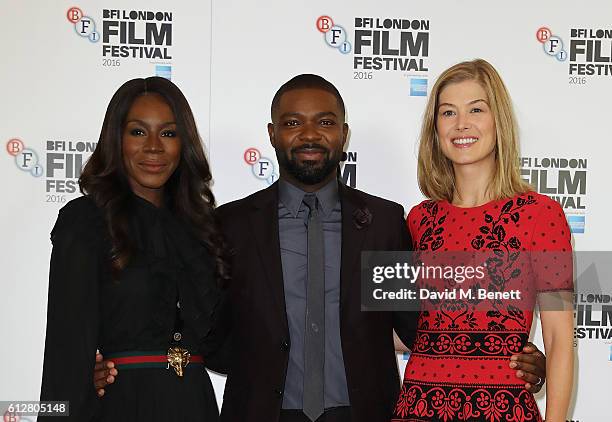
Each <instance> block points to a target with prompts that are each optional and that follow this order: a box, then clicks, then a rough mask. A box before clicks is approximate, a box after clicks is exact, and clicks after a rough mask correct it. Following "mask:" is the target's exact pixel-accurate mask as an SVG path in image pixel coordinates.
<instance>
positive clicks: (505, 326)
mask: <svg viewBox="0 0 612 422" xmlns="http://www.w3.org/2000/svg"><path fill="white" fill-rule="evenodd" d="M407 224H408V227H409V230H410V233H411V235H412V239H413V240H414V247H415V251H421V252H426V253H430V254H433V252H435V253H438V252H446V253H454V252H460V253H461V252H467V253H470V254H476V253H478V254H481V253H483V254H489V255H490V256H491V257H490V258H489V260H490V261H491V263H492V264H493V265H490V266H487V267H486V272H488V274H487V276H488V277H490V279H492V280H494V281H493V282H492V283H493V284H499V285H501V286H502V288H503V287H504V283H506V282H507V283H510V282H511V281H512V279H516V280H519V281H520V282H521V283H522V286H523V288H522V291H523V295H527V296H529V297H528V298H525V300H526V303H530V304H531V306H524V307H522V309H519V308H518V307H516V306H512V305H507V304H506V303H504V301H493V300H487V299H483V300H482V301H478V300H467V299H466V300H463V301H462V303H461V304H460V305H459V306H458V305H457V301H448V302H453V306H454V307H453V306H447V305H449V303H445V301H444V300H442V301H441V302H437V303H436V304H435V306H432V307H430V308H428V309H427V310H422V312H421V314H420V316H419V322H418V331H417V337H416V341H415V344H414V345H413V347H412V355H411V357H410V360H409V361H408V364H407V366H406V371H405V374H404V382H403V387H402V390H401V393H400V397H399V399H398V402H397V404H396V406H395V411H394V416H393V419H392V420H393V421H489V422H496V421H505V422H522V421H542V417H541V415H540V413H539V410H538V407H537V405H536V402H535V400H534V397H533V395H532V394H531V393H529V392H528V391H527V390H526V389H525V388H524V381H522V380H521V379H519V378H517V377H516V376H515V370H513V369H511V368H510V367H509V366H508V363H509V360H510V356H512V355H513V354H515V353H520V352H521V350H522V348H523V346H524V344H525V343H526V342H527V341H528V338H529V332H530V329H531V324H532V320H533V307H532V304H533V303H534V302H533V300H534V299H535V297H536V294H537V293H539V292H545V291H561V290H573V283H572V278H571V273H572V264H571V244H570V230H569V228H568V225H567V222H566V220H565V215H564V213H563V210H562V209H561V207H560V206H559V204H557V203H556V202H554V201H553V200H551V199H550V198H548V197H546V196H544V195H540V194H537V193H534V192H529V193H526V194H522V195H517V196H515V197H513V198H511V199H502V200H498V201H493V202H489V203H487V204H484V205H482V206H478V207H473V208H459V207H456V206H454V205H452V204H449V203H448V202H446V201H441V202H434V201H424V202H422V203H421V204H419V205H417V206H416V207H414V208H413V209H412V210H411V211H410V213H409V215H408V219H407ZM534 251H537V253H540V254H541V253H544V254H546V253H547V251H548V253H550V252H554V253H557V252H558V253H562V252H563V253H564V255H563V256H565V257H566V258H565V259H559V260H558V261H557V255H555V256H554V257H550V255H546V256H547V257H548V258H547V259H550V260H552V259H554V264H553V265H549V264H552V262H550V263H549V262H540V263H538V262H537V260H538V258H534V257H535V256H536V255H535V252H534ZM442 255H444V254H442ZM438 256H440V255H438ZM539 256H541V255H539ZM568 257H569V259H568ZM534 261H536V262H534ZM544 261H545V260H544ZM449 283H451V284H452V283H453V281H450V282H449ZM493 284H489V285H488V287H489V288H490V289H489V290H491V289H493V290H494V289H495V287H494V285H493ZM448 287H451V285H450V284H449V286H448ZM484 287H487V286H484ZM506 287H507V285H506Z"/></svg>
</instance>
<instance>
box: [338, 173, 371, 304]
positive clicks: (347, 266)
mask: <svg viewBox="0 0 612 422" xmlns="http://www.w3.org/2000/svg"><path fill="white" fill-rule="evenodd" d="M338 187H339V193H340V201H341V203H342V251H341V262H340V308H341V309H342V306H343V305H344V304H345V303H346V301H347V300H348V297H349V292H350V290H351V289H353V288H356V289H357V291H358V292H361V289H360V287H359V283H360V280H359V278H358V279H357V280H355V279H354V278H353V274H355V271H354V269H355V265H358V264H359V262H360V257H361V251H362V249H363V244H364V241H365V238H366V233H367V231H368V225H366V226H363V227H361V228H358V226H357V224H355V217H354V213H355V211H356V210H358V209H364V208H365V207H366V204H365V202H364V201H363V200H362V199H361V198H360V197H359V196H358V195H357V194H356V192H355V191H354V190H353V189H351V188H348V187H346V186H345V185H344V184H342V183H339V185H338ZM357 273H358V274H359V271H358V272H357ZM355 284H357V286H355Z"/></svg>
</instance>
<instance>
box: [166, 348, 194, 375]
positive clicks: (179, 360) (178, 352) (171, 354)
mask: <svg viewBox="0 0 612 422" xmlns="http://www.w3.org/2000/svg"><path fill="white" fill-rule="evenodd" d="M190 357H191V355H190V354H189V351H187V349H183V348H182V347H171V348H169V349H168V369H170V367H172V368H173V369H174V372H176V375H178V376H179V377H182V376H183V369H184V368H185V367H186V366H187V365H189V358H190Z"/></svg>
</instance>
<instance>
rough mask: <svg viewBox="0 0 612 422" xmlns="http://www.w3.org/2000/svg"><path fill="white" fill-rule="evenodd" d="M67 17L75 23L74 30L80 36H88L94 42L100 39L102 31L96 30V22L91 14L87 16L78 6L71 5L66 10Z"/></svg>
mask: <svg viewBox="0 0 612 422" xmlns="http://www.w3.org/2000/svg"><path fill="white" fill-rule="evenodd" d="M66 18H68V21H69V22H70V23H71V24H73V25H74V30H75V32H76V33H77V35H78V36H80V37H83V38H87V39H89V41H91V42H92V43H96V42H98V41H99V40H100V33H99V32H98V31H96V23H95V22H94V20H93V19H92V18H90V17H89V16H85V15H84V14H83V11H82V10H81V9H80V8H78V7H71V8H70V9H68V11H67V12H66Z"/></svg>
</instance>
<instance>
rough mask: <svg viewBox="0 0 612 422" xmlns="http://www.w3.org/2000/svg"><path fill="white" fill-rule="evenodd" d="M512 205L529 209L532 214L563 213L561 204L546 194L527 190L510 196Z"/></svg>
mask: <svg viewBox="0 0 612 422" xmlns="http://www.w3.org/2000/svg"><path fill="white" fill-rule="evenodd" d="M512 200H513V201H514V204H513V205H514V206H516V207H520V208H523V207H524V208H525V209H526V210H531V212H532V213H533V214H537V215H555V216H557V215H563V208H562V207H561V205H560V204H559V203H558V202H557V201H555V200H554V199H552V198H550V197H549V196H547V195H544V194H541V193H538V192H535V191H529V192H525V193H521V194H518V195H515V196H514V198H512Z"/></svg>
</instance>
